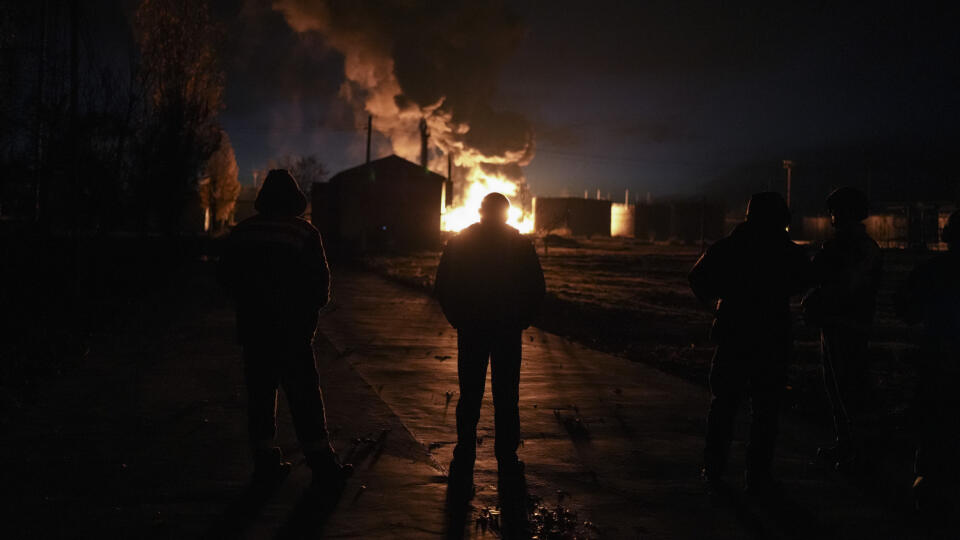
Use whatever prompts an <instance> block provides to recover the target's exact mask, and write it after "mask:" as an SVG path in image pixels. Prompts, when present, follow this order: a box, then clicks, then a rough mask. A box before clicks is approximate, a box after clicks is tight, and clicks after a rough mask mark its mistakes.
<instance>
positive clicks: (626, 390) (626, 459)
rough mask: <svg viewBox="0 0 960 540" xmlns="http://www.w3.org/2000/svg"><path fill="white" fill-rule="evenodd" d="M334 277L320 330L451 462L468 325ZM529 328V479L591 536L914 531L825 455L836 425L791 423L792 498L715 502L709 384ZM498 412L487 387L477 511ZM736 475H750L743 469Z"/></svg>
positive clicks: (356, 276)
mask: <svg viewBox="0 0 960 540" xmlns="http://www.w3.org/2000/svg"><path fill="white" fill-rule="evenodd" d="M334 276H335V277H334V291H335V299H334V303H333V305H332V306H331V309H330V311H329V313H327V314H326V315H325V316H324V317H323V318H322V319H321V323H320V328H321V331H322V332H323V333H324V334H325V335H326V336H327V337H328V338H329V339H330V341H331V342H332V343H333V344H334V346H335V347H336V348H337V350H338V351H341V354H343V355H344V356H345V357H346V358H347V359H348V360H349V361H350V363H351V364H352V366H353V367H354V368H355V369H356V372H357V373H359V374H360V375H361V376H362V377H363V378H364V380H365V381H367V383H369V385H370V386H371V387H373V388H374V389H375V390H376V391H377V393H378V395H379V396H380V398H381V399H382V400H383V401H384V402H385V403H386V404H387V405H388V406H389V407H390V409H391V410H392V411H393V412H394V413H395V414H396V415H397V416H398V417H399V418H400V419H401V421H402V422H403V424H404V425H405V426H406V427H407V428H408V429H409V430H410V432H411V433H412V434H413V436H414V437H415V438H416V439H417V440H418V441H419V442H420V443H421V444H422V445H423V446H424V447H426V448H429V449H430V450H431V453H432V455H433V456H434V457H435V459H436V461H437V462H439V463H440V464H441V465H442V466H446V465H447V464H448V463H449V461H450V459H451V457H452V448H453V443H454V442H455V439H456V435H455V421H454V407H455V405H456V400H457V374H456V332H455V331H454V330H453V329H452V328H450V327H449V325H448V324H446V321H445V320H444V318H443V315H442V313H441V311H440V309H439V306H438V305H437V304H436V303H435V302H434V301H433V300H431V299H430V298H428V297H427V296H425V295H423V294H422V293H419V292H418V291H414V290H411V289H407V288H404V287H402V286H399V285H396V284H393V283H390V282H387V281H385V280H383V279H382V278H380V277H378V276H374V275H372V274H364V273H348V272H340V273H336V272H335V273H334ZM523 339H524V361H523V362H524V363H523V368H522V372H521V383H520V396H521V399H520V410H521V423H522V433H523V435H522V436H523V438H524V445H523V447H522V448H521V450H520V454H521V459H524V460H525V461H526V463H527V482H528V486H529V490H530V492H531V494H532V495H534V496H537V497H539V498H540V499H541V500H542V501H543V503H544V505H545V506H546V507H547V508H552V507H553V505H554V504H555V503H556V502H558V499H559V500H560V502H562V504H563V506H565V507H567V508H568V509H569V510H571V511H574V512H576V514H577V517H578V521H579V523H580V525H581V526H580V527H579V529H578V532H579V534H581V535H587V536H598V537H605V538H606V537H609V538H742V537H760V538H776V537H786V538H811V537H817V538H829V537H835V538H851V537H871V536H874V537H876V536H889V534H890V533H892V532H893V531H903V529H904V524H903V523H902V522H901V521H900V520H899V518H898V517H897V514H895V513H889V512H886V511H884V509H883V508H881V507H878V506H877V504H876V501H870V500H869V498H868V497H866V496H865V494H863V493H860V492H858V491H857V490H856V489H853V488H851V487H849V486H848V484H847V483H846V482H844V481H843V479H842V478H839V477H838V476H836V475H835V474H833V473H832V472H830V473H827V472H825V471H822V470H821V469H820V467H818V466H817V465H816V464H815V463H814V461H815V460H814V459H813V456H815V452H816V448H817V446H818V445H819V444H822V443H823V442H824V441H826V440H828V435H827V434H826V433H817V432H816V431H815V430H812V429H811V428H810V427H809V426H798V425H795V424H794V423H792V422H789V421H788V422H785V425H784V429H783V436H782V442H783V444H782V445H781V450H780V452H779V454H778V462H777V473H778V475H779V476H780V477H781V478H782V479H783V480H784V483H785V487H786V492H787V495H788V498H787V499H786V500H784V501H780V502H779V503H778V504H775V505H767V504H756V503H747V502H742V501H741V502H738V503H737V504H734V505H733V506H729V505H717V504H715V501H711V500H710V499H709V497H707V496H706V495H705V494H704V492H703V489H702V486H701V484H700V482H699V478H698V472H699V466H700V463H701V449H702V442H703V440H702V434H703V430H704V429H703V418H704V414H705V412H706V408H707V405H708V401H709V395H708V392H707V391H706V390H705V389H704V388H702V387H700V386H696V385H693V384H690V383H688V382H685V381H683V380H680V379H678V378H676V377H673V376H670V375H666V374H664V373H662V372H660V371H658V370H655V369H652V368H649V367H647V366H645V365H641V364H637V363H631V362H628V361H626V360H623V359H621V358H618V357H614V356H610V355H607V354H603V353H598V352H596V351H593V350H590V349H586V348H584V347H582V346H579V345H576V344H574V343H571V342H569V341H567V340H565V339H563V338H561V337H558V336H555V335H551V334H547V333H545V332H542V331H540V330H538V329H536V328H531V329H529V330H528V331H526V332H525V333H524V338H523ZM487 388H488V389H489V383H488V385H487ZM492 422H493V410H492V400H491V396H490V394H489V391H488V392H487V395H486V396H485V400H484V408H483V412H482V417H481V422H480V426H479V434H480V435H481V436H482V437H483V442H482V444H481V445H480V448H479V449H478V464H477V472H476V476H477V484H478V486H479V487H478V494H477V498H476V500H475V501H474V505H473V506H474V509H475V511H481V510H482V509H484V508H485V507H493V506H495V505H496V504H497V497H496V462H495V460H494V459H493V445H492V442H493V441H492V438H493V423H492ZM744 428H745V426H741V432H744V431H745V429H744ZM733 458H734V463H733V466H732V467H731V468H732V469H733V470H734V471H736V470H738V468H739V470H742V462H743V445H742V443H737V444H736V447H735V448H734V456H733ZM730 481H731V482H732V483H734V484H739V479H738V478H737V477H736V476H735V475H732V476H731V478H730ZM468 521H470V520H468ZM585 522H586V523H587V525H584V523H585ZM468 532H470V531H468ZM474 532H475V531H474ZM897 534H898V535H899V534H904V533H900V532H898V533H897Z"/></svg>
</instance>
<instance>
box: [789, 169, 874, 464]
mask: <svg viewBox="0 0 960 540" xmlns="http://www.w3.org/2000/svg"><path fill="white" fill-rule="evenodd" d="M827 210H828V211H829V212H830V224H831V225H833V228H834V235H833V237H832V238H830V239H829V240H827V241H826V242H824V244H823V247H821V248H820V250H819V251H817V253H816V254H815V255H814V256H813V279H814V284H815V285H816V288H815V289H814V290H813V291H811V292H810V293H809V294H808V295H807V296H806V297H805V298H804V301H803V312H804V318H805V319H806V320H807V322H808V324H811V325H813V326H816V327H819V328H820V356H821V361H822V369H823V381H824V385H825V388H826V392H827V397H828V398H829V399H830V406H831V409H832V412H833V425H834V435H835V437H836V446H834V447H832V448H821V449H820V454H821V456H823V457H825V458H828V459H829V460H830V461H832V462H833V464H834V466H835V468H836V469H837V470H839V471H844V472H852V470H853V468H854V466H855V464H856V460H857V459H858V458H859V457H861V456H860V454H861V452H862V450H861V447H862V441H859V440H858V439H857V438H855V437H854V435H855V431H854V421H855V420H856V419H857V415H858V413H861V412H862V410H863V408H864V406H865V404H866V402H867V400H868V395H869V384H868V380H867V366H868V360H869V358H868V351H867V345H868V341H869V337H870V330H871V328H872V325H873V316H874V313H875V312H876V310H877V291H878V290H879V289H880V276H881V271H882V269H883V256H882V253H881V251H880V246H878V245H877V243H876V242H875V241H874V240H873V238H870V235H868V234H867V228H866V226H865V225H864V224H863V220H865V219H867V213H868V204H867V196H866V195H865V194H864V193H863V192H862V191H860V190H859V189H856V188H853V187H842V188H839V189H836V190H834V191H833V192H832V193H831V194H830V196H829V197H827Z"/></svg>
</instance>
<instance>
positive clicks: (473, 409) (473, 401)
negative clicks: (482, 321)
mask: <svg viewBox="0 0 960 540" xmlns="http://www.w3.org/2000/svg"><path fill="white" fill-rule="evenodd" d="M489 356H490V348H489V345H488V337H487V336H486V335H484V334H482V333H476V332H469V331H463V330H461V331H458V332H457V375H458V377H459V379H460V398H459V399H458V400H457V446H456V448H455V449H454V452H453V455H454V459H456V460H463V461H466V462H470V463H473V461H474V459H476V455H477V422H479V421H480V406H481V405H482V403H483V390H484V385H485V384H486V378H487V361H488V359H489Z"/></svg>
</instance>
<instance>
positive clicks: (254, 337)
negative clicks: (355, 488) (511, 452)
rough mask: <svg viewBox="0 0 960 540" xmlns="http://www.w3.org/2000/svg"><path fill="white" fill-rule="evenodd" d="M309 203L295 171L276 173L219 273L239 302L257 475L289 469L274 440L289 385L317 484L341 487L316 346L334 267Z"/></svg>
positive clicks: (269, 477)
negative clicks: (310, 219)
mask: <svg viewBox="0 0 960 540" xmlns="http://www.w3.org/2000/svg"><path fill="white" fill-rule="evenodd" d="M305 207H306V198H305V197H304V195H303V193H302V192H301V191H300V188H299V187H298V186H297V183H296V181H295V180H294V179H293V177H292V176H291V175H290V173H288V172H287V171H285V170H282V169H275V170H272V171H270V173H269V174H268V175H267V177H266V179H265V180H264V182H263V187H261V188H260V193H259V194H258V195H257V200H256V203H255V208H256V210H257V212H258V214H257V215H255V216H253V217H251V218H249V219H246V220H244V221H242V222H240V223H239V224H238V225H237V226H236V227H235V228H234V229H233V232H232V233H231V234H230V236H229V238H228V239H227V242H226V246H225V250H224V254H223V259H222V262H221V264H220V277H221V281H222V282H223V283H224V285H225V286H226V288H227V290H228V291H229V293H230V294H231V296H233V298H234V300H235V302H236V309H237V331H238V338H239V341H240V344H241V345H242V346H243V356H244V368H245V379H246V385H247V399H248V411H247V414H248V421H249V435H250V444H251V446H252V449H253V456H254V466H255V471H254V481H255V482H256V483H271V482H274V481H276V480H278V479H279V478H282V477H283V475H285V474H286V472H288V471H289V469H290V463H289V462H287V461H286V460H285V459H284V458H283V455H282V453H281V452H280V448H278V447H276V445H275V442H274V440H275V438H276V432H277V388H278V387H279V386H283V390H284V393H285V394H286V396H287V400H288V402H289V405H290V413H291V415H292V416H293V422H294V428H295V429H296V432H297V438H298V439H299V440H300V445H301V446H302V448H303V453H304V455H305V457H306V460H307V464H308V465H309V466H310V467H311V468H312V469H313V480H314V484H315V485H321V484H330V485H332V486H337V485H342V482H343V478H344V477H345V475H346V474H347V473H348V472H349V469H348V468H343V467H341V465H340V463H339V461H338V459H337V456H336V454H335V453H334V451H333V449H332V448H331V447H330V442H329V439H328V435H327V426H326V418H325V416H324V407H323V396H322V395H321V393H320V384H319V382H320V381H319V377H318V375H317V369H316V365H315V362H314V355H313V345H312V341H313V335H314V331H315V329H316V325H317V316H318V312H319V310H320V308H322V307H323V306H324V305H326V304H327V301H328V300H329V282H330V273H329V270H328V268H327V260H326V256H325V254H324V251H323V242H322V241H321V239H320V233H318V232H317V230H316V229H315V228H314V227H313V226H312V225H310V224H309V223H307V222H306V221H305V220H303V219H301V218H300V217H299V216H300V215H301V214H302V213H303V211H304V209H305Z"/></svg>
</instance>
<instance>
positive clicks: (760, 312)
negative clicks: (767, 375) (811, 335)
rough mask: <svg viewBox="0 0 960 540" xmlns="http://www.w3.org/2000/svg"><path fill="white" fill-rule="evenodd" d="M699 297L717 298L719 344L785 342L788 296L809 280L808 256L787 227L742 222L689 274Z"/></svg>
mask: <svg viewBox="0 0 960 540" xmlns="http://www.w3.org/2000/svg"><path fill="white" fill-rule="evenodd" d="M689 279H690V287H691V288H692V289H693V293H694V294H695V295H696V296H697V298H699V299H700V300H701V301H702V302H704V303H706V304H713V303H714V302H717V301H718V300H719V305H718V307H717V311H716V321H715V322H714V338H715V339H716V340H718V342H719V343H720V344H721V345H723V344H725V343H736V344H739V345H741V346H750V345H752V344H756V345H772V344H782V343H784V342H786V343H789V341H790V339H791V333H790V327H791V318H790V297H791V296H794V295H797V294H799V293H801V292H802V291H803V289H804V288H805V287H807V286H808V284H809V282H810V260H809V259H808V258H807V256H806V254H805V253H804V250H803V248H801V247H800V246H798V245H797V244H795V243H793V242H792V241H791V240H790V237H789V235H788V234H787V233H786V231H783V230H776V229H775V228H774V229H770V228H761V227H757V226H755V225H754V224H753V223H751V222H744V223H741V224H740V225H738V226H737V227H736V229H734V231H733V232H732V233H731V234H730V235H729V236H727V237H726V238H723V239H721V240H719V241H717V243H715V244H714V245H712V246H710V249H708V250H707V252H706V253H704V254H703V256H702V257H700V260H698V261H697V263H696V264H695V265H694V267H693V269H692V270H691V271H690V275H689Z"/></svg>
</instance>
